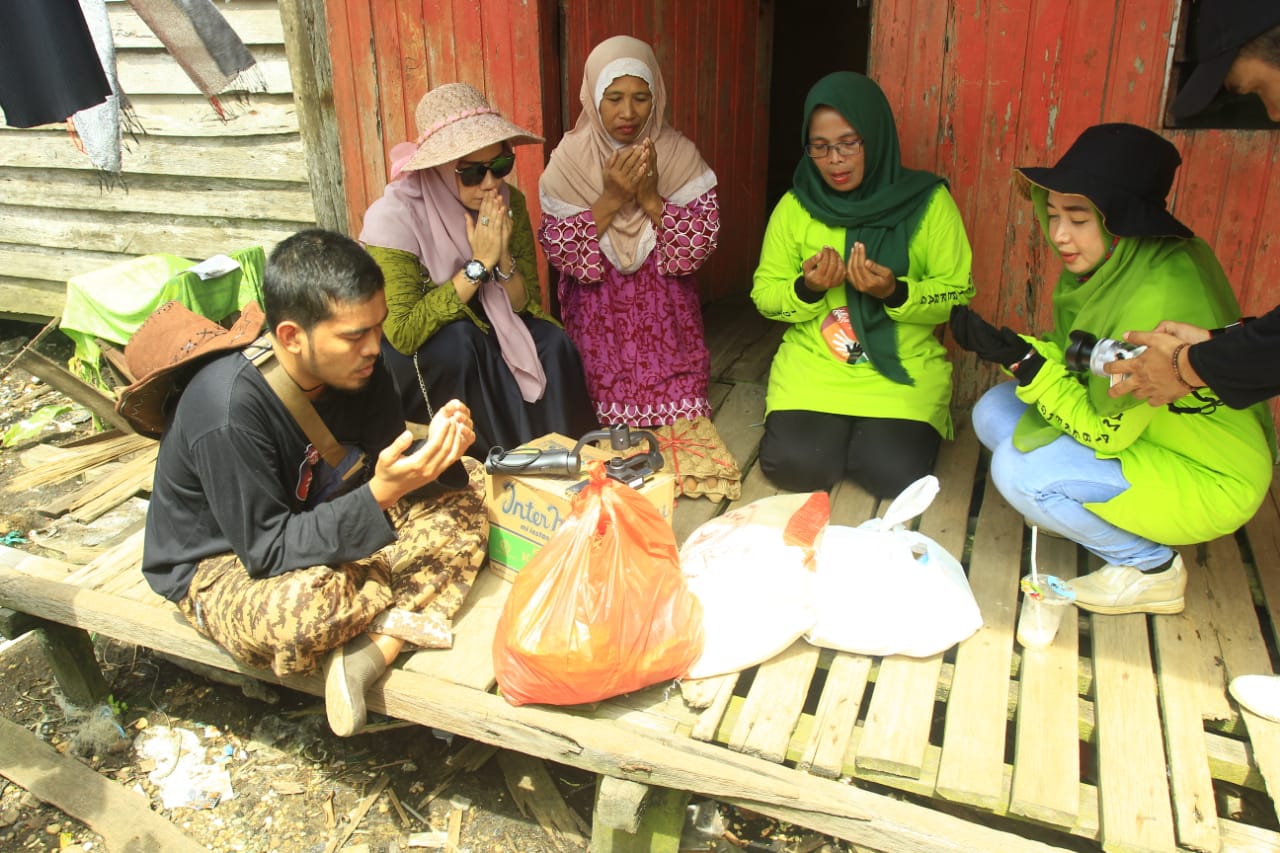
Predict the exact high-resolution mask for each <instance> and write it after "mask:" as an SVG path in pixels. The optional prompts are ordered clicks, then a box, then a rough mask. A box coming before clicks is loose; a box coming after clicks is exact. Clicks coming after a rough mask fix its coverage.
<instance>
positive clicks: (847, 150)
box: [804, 139, 866, 160]
mask: <svg viewBox="0 0 1280 853" xmlns="http://www.w3.org/2000/svg"><path fill="white" fill-rule="evenodd" d="M864 145H866V143H865V142H863V141H862V140H861V139H855V140H853V141H852V142H836V143H832V144H830V145H828V144H827V143H825V142H810V143H809V144H807V145H805V147H804V153H806V154H808V155H809V156H810V157H812V158H813V159H815V160H822V159H824V158H826V157H830V156H831V152H832V151H835V152H836V153H837V154H839V155H840V156H841V157H852V156H853V155H854V154H857V153H859V152H860V151H862V147H863V146H864Z"/></svg>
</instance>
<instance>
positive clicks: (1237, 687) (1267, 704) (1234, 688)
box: [1229, 675, 1280, 723]
mask: <svg viewBox="0 0 1280 853" xmlns="http://www.w3.org/2000/svg"><path fill="white" fill-rule="evenodd" d="M1229 689H1230V691H1231V698H1232V699H1235V700H1236V704H1238V705H1239V706H1240V707H1241V708H1244V709H1245V710H1246V711H1250V712H1252V713H1254V714H1257V715H1258V716H1259V717H1262V718H1263V719H1264V720H1270V721H1271V722H1273V723H1280V675H1240V676H1237V677H1235V678H1233V679H1231V685H1230V687H1229Z"/></svg>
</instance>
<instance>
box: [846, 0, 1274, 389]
mask: <svg viewBox="0 0 1280 853" xmlns="http://www.w3.org/2000/svg"><path fill="white" fill-rule="evenodd" d="M1180 6H1181V3H1180V2H1179V0H1130V2H1125V3H1114V2H1111V0H1077V2H1073V3H1062V2H1059V0H1031V2H1026V3H1013V2H984V0H949V2H945V3H939V2H934V0H900V2H893V3H885V2H882V3H877V4H875V6H874V12H873V15H874V18H873V34H872V45H871V63H870V73H871V74H872V76H874V77H875V78H876V79H877V80H878V81H879V82H880V84H881V86H882V87H883V88H884V89H885V92H886V93H887V94H888V96H889V100H890V102H891V103H892V104H893V107H894V111H895V114H896V116H897V119H898V125H899V131H900V133H901V137H902V140H903V159H904V160H905V161H906V163H907V165H909V166H913V167H918V168H926V169H932V170H935V171H937V172H939V173H941V174H942V175H944V176H945V177H946V178H947V179H948V180H949V181H950V182H951V187H952V192H953V193H954V194H955V196H956V200H957V202H958V203H959V205H960V210H961V213H962V214H963V216H964V221H965V224H966V225H967V226H968V229H969V238H970V240H971V241H972V243H973V253H974V263H973V271H974V279H975V282H976V284H977V289H978V295H977V297H976V299H975V302H974V305H975V307H977V308H978V309H980V310H981V311H983V312H984V313H985V314H986V315H987V316H988V317H989V318H990V319H991V320H992V321H993V322H999V323H1007V324H1009V325H1010V326H1012V327H1013V328H1015V329H1023V330H1028V331H1043V330H1044V329H1046V328H1048V325H1049V323H1050V302H1049V294H1050V292H1051V290H1052V287H1053V283H1054V282H1055V281H1056V279H1057V275H1058V272H1059V271H1060V264H1059V263H1058V261H1057V256H1056V254H1055V253H1054V252H1053V251H1052V250H1051V249H1050V248H1049V247H1048V245H1047V244H1046V243H1045V241H1044V239H1043V238H1042V236H1041V234H1040V233H1039V229H1038V227H1037V225H1036V222H1035V218H1034V216H1033V214H1032V211H1031V206H1030V204H1029V203H1028V202H1027V201H1026V200H1025V199H1023V198H1022V197H1021V196H1020V195H1019V194H1018V193H1017V192H1015V191H1014V190H1013V184H1012V181H1011V178H1012V175H1013V168H1014V166H1021V165H1044V164H1052V163H1053V162H1054V161H1056V160H1057V158H1058V157H1060V156H1061V155H1062V154H1063V152H1065V151H1066V149H1067V147H1068V146H1070V144H1071V143H1072V142H1073V141H1074V140H1075V139H1076V137H1077V136H1078V135H1079V134H1080V132H1081V131H1082V130H1084V129H1085V128H1086V127H1088V126H1090V125H1092V124H1097V123H1099V122H1108V121H1127V122H1132V123H1134V124H1139V125H1143V126H1145V127H1150V128H1153V129H1156V130H1159V131H1160V132H1161V133H1163V135H1164V136H1165V137H1166V138H1168V139H1169V140H1171V141H1172V142H1173V143H1174V144H1175V145H1177V146H1178V148H1179V150H1180V151H1181V152H1182V156H1183V166H1182V168H1181V169H1180V170H1179V174H1178V178H1177V181H1176V182H1175V184H1174V190H1173V197H1172V198H1173V211H1174V213H1175V215H1177V216H1178V217H1179V218H1180V219H1182V221H1184V222H1185V223H1186V224H1187V225H1188V226H1190V227H1191V228H1192V229H1193V230H1195V232H1196V233H1197V234H1199V235H1200V236H1202V237H1204V238H1205V239H1206V240H1207V241H1208V242H1209V243H1210V245H1212V246H1213V247H1214V249H1215V250H1216V251H1217V254H1218V257H1219V259H1220V260H1221V261H1222V264H1223V266H1224V267H1225V269H1226V271H1227V274H1228V275H1229V276H1230V278H1231V281H1232V282H1233V283H1234V284H1235V287H1236V292H1237V294H1238V295H1239V298H1240V302H1241V305H1242V306H1243V308H1244V310H1245V313H1247V314H1248V313H1251V314H1257V313H1261V312H1264V311H1266V310H1268V309H1270V308H1271V307H1272V306H1274V305H1275V304H1276V303H1277V302H1280V283H1278V282H1280V240H1277V239H1276V238H1274V237H1273V236H1272V233H1271V232H1272V227H1271V223H1273V222H1275V221H1276V215H1277V214H1280V180H1277V177H1280V169H1277V167H1276V161H1277V158H1278V157H1280V133H1276V132H1273V131H1217V130H1169V129H1163V124H1164V114H1165V107H1166V99H1167V94H1166V85H1167V84H1166V78H1167V75H1168V71H1169V64H1170V55H1171V50H1172V45H1173V43H1174V41H1175V35H1176V32H1177V27H1178V25H1179V24H1178V20H1177V18H1178V12H1179V9H1180ZM958 364H959V368H958V369H957V371H956V386H957V387H956V396H957V400H959V401H960V402H968V401H972V399H973V398H974V396H975V395H976V394H977V393H979V392H980V391H981V390H983V389H984V388H986V387H987V386H988V385H989V384H990V382H991V379H992V377H991V375H990V373H989V371H988V370H986V369H973V362H972V356H967V355H965V356H961V357H960V358H959V359H958Z"/></svg>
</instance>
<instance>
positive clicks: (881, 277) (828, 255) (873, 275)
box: [800, 243, 898, 299]
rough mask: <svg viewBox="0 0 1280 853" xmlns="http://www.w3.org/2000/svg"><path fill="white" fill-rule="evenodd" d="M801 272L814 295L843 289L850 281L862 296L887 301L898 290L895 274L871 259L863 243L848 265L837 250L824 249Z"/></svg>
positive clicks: (858, 246)
mask: <svg viewBox="0 0 1280 853" xmlns="http://www.w3.org/2000/svg"><path fill="white" fill-rule="evenodd" d="M800 269H801V271H802V272H803V273H804V284H805V287H807V288H809V289H810V290H812V291H813V292H814V293H822V292H823V291H826V290H830V289H831V288H833V287H840V286H841V285H843V284H844V283H845V282H846V281H848V282H849V284H851V285H853V287H854V289H855V290H858V291H859V292H861V293H865V294H867V295H868V296H874V297H875V298H876V299H887V298H888V297H889V296H891V295H892V294H893V291H894V288H896V287H897V286H898V280H897V279H896V278H894V275H893V270H891V269H889V268H888V267H886V266H881V265H880V264H878V263H876V262H875V261H873V260H871V259H870V258H868V257H867V247H866V246H864V245H863V244H862V243H854V244H853V251H851V252H850V253H849V261H848V262H847V263H846V262H845V261H844V260H842V259H841V257H840V253H839V252H837V251H836V250H835V249H833V248H831V247H830V246H823V247H822V251H821V252H819V253H818V254H816V255H814V256H813V257H811V258H809V259H808V260H806V261H805V262H804V263H803V264H801V265H800Z"/></svg>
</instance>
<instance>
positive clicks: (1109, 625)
mask: <svg viewBox="0 0 1280 853" xmlns="http://www.w3.org/2000/svg"><path fill="white" fill-rule="evenodd" d="M1090 622H1091V627H1092V637H1093V671H1094V689H1095V690H1096V691H1097V699H1096V702H1097V713H1098V722H1097V747H1098V796H1099V799H1100V806H1101V812H1100V814H1101V817H1102V844H1103V849H1105V850H1107V851H1118V852H1119V851H1123V853H1148V851H1149V853H1156V851H1168V850H1172V849H1173V847H1174V834H1173V811H1172V808H1171V805H1170V800H1169V780H1168V775H1167V772H1166V764H1165V754H1164V742H1163V739H1162V738H1161V736H1160V735H1161V728H1160V714H1159V711H1158V710H1157V708H1156V685H1155V678H1154V676H1153V675H1152V668H1151V652H1150V648H1149V646H1148V644H1147V617H1146V616H1144V615H1142V614H1131V615H1128V616H1099V615H1093V616H1092V618H1091V619H1090Z"/></svg>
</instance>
